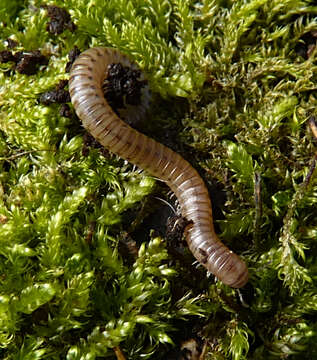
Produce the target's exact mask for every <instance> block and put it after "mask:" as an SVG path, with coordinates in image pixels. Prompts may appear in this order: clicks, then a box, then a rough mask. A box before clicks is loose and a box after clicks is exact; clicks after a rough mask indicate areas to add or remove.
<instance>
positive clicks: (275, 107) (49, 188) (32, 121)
mask: <svg viewBox="0 0 317 360" xmlns="http://www.w3.org/2000/svg"><path fill="white" fill-rule="evenodd" d="M47 4H51V5H52V4H54V5H58V6H62V7H63V8H65V9H66V10H68V11H69V13H70V15H71V18H72V20H73V21H74V22H75V24H76V25H77V29H76V30H75V31H70V30H69V29H66V30H65V31H64V32H63V33H62V34H60V35H52V34H50V33H48V32H47V30H46V26H47V21H48V19H47V14H46V10H45V8H43V7H41V5H42V2H41V1H36V0H30V1H12V0H10V1H9V0H2V3H1V7H2V8H1V10H0V22H1V24H0V25H1V26H0V37H1V43H0V50H4V49H5V48H6V40H7V39H8V38H10V39H12V40H15V41H16V42H17V46H16V48H15V49H14V51H20V50H21V51H22V50H27V51H32V50H36V49H40V50H41V52H42V53H43V54H44V55H46V56H48V58H49V63H48V65H47V66H42V67H41V68H40V70H39V71H38V72H37V73H36V74H35V75H30V76H28V75H24V74H20V73H18V72H14V71H12V70H10V69H12V63H3V64H0V69H1V75H0V130H1V132H0V167H1V170H0V274H1V284H0V344H1V347H0V355H1V358H3V359H68V360H70V359H82V360H83V359H97V358H99V359H100V358H109V359H115V358H116V356H115V353H114V350H113V348H115V347H117V346H119V347H120V349H121V350H122V351H123V352H124V353H125V354H126V356H127V358H129V359H140V358H144V359H147V358H150V359H165V358H167V357H168V353H169V352H170V351H171V349H172V348H179V341H180V340H184V339H186V337H190V336H193V335H197V336H199V337H200V338H201V339H203V341H205V344H206V346H207V355H206V359H236V360H237V359H255V358H256V359H284V358H288V359H294V360H296V359H312V358H314V357H316V353H317V347H316V331H317V329H316V311H317V306H316V304H317V302H316V297H317V291H316V284H315V283H316V281H315V280H316V271H317V266H316V260H315V259H316V244H315V241H314V240H315V238H316V202H317V180H316V176H315V162H316V158H315V147H316V139H314V137H313V135H312V133H311V131H310V129H309V127H308V122H307V120H308V118H310V117H311V116H315V108H316V95H315V89H316V82H317V80H316V73H317V66H316V61H315V59H316V56H317V55H316V54H317V52H316V48H315V45H316V30H317V23H316V12H317V8H316V6H314V2H313V1H308V0H307V1H303V0H302V1H298V0H287V1H282V2H281V1H266V0H248V1H242V0H241V1H230V0H226V1H224V0H222V1H221V0H210V1H203V2H197V1H191V0H188V1H183V0H182V1H180V0H151V1H145V0H109V1H103V0H94V1H92V0H91V1H86V0H76V1H75V0H66V1H56V2H54V3H53V2H48V3H46V5H47ZM75 45H76V46H78V47H79V48H80V49H81V50H84V49H85V48H88V47H92V46H96V45H99V46H113V47H117V48H119V49H120V50H121V51H123V52H125V53H127V54H128V55H129V56H130V57H132V58H133V59H134V60H135V61H136V62H137V63H138V64H139V65H140V67H141V68H142V70H143V71H145V72H146V73H147V76H148V79H149V84H150V87H151V90H152V93H153V99H154V100H153V104H152V109H153V112H155V114H154V115H153V117H149V120H148V123H147V124H146V128H147V129H151V128H154V129H159V128H160V124H162V125H161V126H162V127H163V129H164V131H166V132H168V131H170V130H171V131H174V132H175V131H176V132H177V138H178V139H179V147H180V148H181V149H182V151H183V154H184V156H185V157H187V158H188V159H189V160H190V161H191V162H192V163H193V164H195V166H196V167H197V169H198V170H199V171H200V172H201V173H202V175H203V177H204V179H205V180H206V182H207V184H208V185H210V193H211V197H212V198H215V199H218V201H216V202H215V215H216V219H215V220H216V225H217V227H218V228H219V231H220V235H221V237H222V239H223V241H224V242H225V243H227V244H228V245H229V246H230V248H232V249H233V250H234V251H235V252H237V253H239V254H240V255H241V256H242V257H243V258H244V259H245V260H246V262H247V263H248V266H249V269H250V274H251V278H250V284H249V285H248V287H247V288H246V289H243V290H241V292H239V291H237V290H233V289H230V288H228V287H226V286H224V285H223V284H221V283H220V282H218V281H214V279H212V278H211V277H209V279H206V277H205V273H204V271H203V270H202V269H201V268H198V269H196V268H195V266H191V265H190V266H189V267H187V266H186V259H187V258H188V254H186V251H185V254H184V255H182V258H183V259H184V261H179V260H176V258H175V256H174V255H173V253H172V252H170V251H168V249H169V247H167V244H166V243H165V241H163V239H162V236H161V237H160V236H157V235H154V234H153V233H150V231H149V230H148V229H147V228H146V227H145V225H144V224H145V222H144V223H143V224H142V220H143V219H144V217H145V216H146V215H148V214H149V213H151V211H149V209H148V208H149V206H148V205H147V206H144V207H142V205H140V204H145V201H146V200H145V199H146V197H147V196H148V195H149V194H151V193H154V192H157V191H159V190H160V188H158V186H156V185H155V179H153V178H151V177H150V176H149V175H148V174H146V173H144V172H140V171H136V170H135V169H134V168H133V167H132V166H130V165H128V164H126V163H124V162H123V161H122V160H120V159H118V158H117V157H115V156H112V155H108V156H106V157H105V156H103V154H102V152H101V151H99V150H98V149H90V151H89V152H88V154H83V152H82V149H83V130H82V128H81V126H80V124H79V121H78V119H76V118H75V116H73V117H72V118H65V117H62V116H61V115H60V114H59V110H58V108H57V106H55V105H52V106H49V107H48V106H44V105H42V104H39V103H38V101H37V99H38V97H39V94H41V93H43V92H44V91H48V90H51V89H52V88H54V86H55V85H56V84H57V83H58V81H59V80H62V79H65V78H67V74H65V70H64V69H65V65H66V63H67V61H68V58H67V54H68V52H69V51H70V50H71V49H72V48H73V47H74V46H75ZM171 104H174V106H175V107H173V106H171ZM159 109H161V111H159ZM215 183H216V188H217V189H218V191H215V190H214V186H213V185H214V184H215ZM219 189H220V190H221V192H222V193H223V194H224V200H223V201H222V200H221V197H218V195H219ZM161 196H162V195H161ZM219 199H220V200H219ZM148 201H149V200H148ZM150 207H151V206H150ZM140 208H141V209H140ZM144 209H147V210H146V211H144ZM131 218H132V222H133V221H135V220H136V219H137V220H136V222H137V224H141V225H138V226H139V232H135V233H134V234H132V235H131V236H136V235H135V234H140V232H143V233H145V232H146V234H145V237H146V238H147V239H146V241H145V242H144V241H143V240H142V239H143V238H144V236H142V239H141V236H140V237H138V236H137V238H135V240H136V242H137V243H138V245H139V246H140V249H139V253H138V256H137V257H136V259H135V260H134V261H133V263H130V262H128V261H126V259H125V257H124V255H122V253H121V252H120V246H119V245H120V242H122V241H123V240H124V235H123V234H124V233H125V232H127V231H129V229H130V223H131ZM135 226H137V225H135ZM142 226H144V228H142ZM163 236H164V234H163ZM189 258H190V261H191V262H192V261H193V259H192V257H191V256H190V255H189ZM193 279H194V281H193ZM198 279H199V280H198ZM241 299H242V300H241Z"/></svg>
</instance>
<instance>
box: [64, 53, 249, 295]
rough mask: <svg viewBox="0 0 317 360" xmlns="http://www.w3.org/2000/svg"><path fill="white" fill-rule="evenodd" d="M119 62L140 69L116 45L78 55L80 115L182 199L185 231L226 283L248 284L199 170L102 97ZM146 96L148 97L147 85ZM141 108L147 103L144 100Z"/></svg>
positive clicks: (75, 84)
mask: <svg viewBox="0 0 317 360" xmlns="http://www.w3.org/2000/svg"><path fill="white" fill-rule="evenodd" d="M115 63H122V65H124V66H130V67H132V68H134V69H136V65H135V64H133V63H131V62H130V61H129V59H128V58H127V57H126V56H125V55H124V54H122V53H120V52H119V51H118V50H116V49H112V48H101V47H96V48H91V49H88V50H86V51H84V52H83V53H82V54H81V55H80V56H79V57H78V58H77V59H76V61H75V62H74V64H73V66H72V69H71V73H70V79H69V92H70V95H71V100H72V103H73V105H74V108H75V110H76V113H77V115H78V116H79V118H80V119H81V120H82V122H83V125H84V127H85V128H86V129H87V130H88V131H89V132H90V133H91V134H92V135H93V136H94V137H95V138H96V139H97V140H98V141H99V142H100V143H101V144H102V145H103V146H105V147H106V148H107V149H109V150H110V151H111V152H113V153H115V154H117V155H118V156H120V157H122V158H123V159H126V160H128V161H130V162H131V163H133V164H135V165H137V166H139V167H140V168H142V169H144V170H146V171H148V172H149V173H150V174H152V175H153V176H156V177H158V178H160V179H161V180H163V181H164V182H166V183H167V185H168V186H169V187H170V188H171V189H172V191H173V192H174V193H175V195H176V197H177V199H178V201H179V204H180V209H181V213H182V216H183V217H185V218H186V219H187V220H189V221H191V224H190V225H188V226H187V228H186V229H185V235H186V240H187V243H188V246H189V249H190V250H191V252H192V253H193V255H194V256H195V258H196V259H197V260H198V261H199V262H200V263H201V264H202V265H203V266H205V267H206V268H207V270H208V271H210V272H211V273H212V274H214V275H215V276H216V277H217V278H219V279H220V280H221V281H222V282H223V283H225V284H227V285H229V286H231V287H235V288H239V287H242V286H244V285H245V284H246V283H247V281H248V269H247V267H246V265H245V263H244V262H243V261H242V260H241V259H240V258H239V256H238V255H236V254H235V253H233V252H232V251H230V250H229V249H228V248H227V247H226V246H225V245H224V244H222V242H221V241H220V240H219V238H218V237H217V235H216V233H215V231H214V226H213V220H212V211H211V202H210V199H209V195H208V191H207V188H206V186H205V184H204V182H203V180H202V179H201V177H200V176H199V174H198V173H197V171H196V170H195V169H194V168H193V167H192V166H191V165H190V164H189V163H188V162H187V161H186V160H184V159H183V158H182V157H181V156H180V155H178V154H177V153H175V152H173V151H172V150H170V149H169V148H167V147H166V146H164V145H162V144H160V143H158V142H156V141H154V140H153V139H151V138H149V137H147V136H145V135H143V134H141V133H140V132H138V131H136V130H135V129H133V128H131V127H130V126H129V125H128V124H126V123H125V122H124V121H123V120H121V119H120V117H119V116H118V115H117V114H116V113H115V112H114V111H113V109H112V108H111V107H110V105H109V104H108V102H107V101H106V99H105V98H104V94H103V89H102V87H103V83H104V81H105V79H106V78H107V69H108V66H109V65H110V64H115ZM141 77H143V74H142V75H141ZM143 79H144V77H143ZM143 96H145V101H147V100H148V99H147V97H148V93H146V91H144V94H143ZM139 110H141V112H142V111H143V112H145V110H146V109H145V107H144V106H143V107H142V106H140V109H139ZM120 116H121V115H120ZM135 116H139V115H135ZM140 116H141V115H140Z"/></svg>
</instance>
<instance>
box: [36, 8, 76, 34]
mask: <svg viewBox="0 0 317 360" xmlns="http://www.w3.org/2000/svg"><path fill="white" fill-rule="evenodd" d="M41 7H42V8H43V9H45V10H46V11H47V15H48V17H49V18H50V21H49V22H48V23H47V26H46V30H47V31H48V32H49V33H51V34H53V35H59V34H61V33H62V32H63V31H64V30H66V29H68V30H70V31H71V32H73V31H75V30H76V25H75V24H74V23H73V22H72V20H71V17H70V15H69V13H68V12H67V11H66V10H65V9H63V8H60V7H58V6H55V5H42V6H41Z"/></svg>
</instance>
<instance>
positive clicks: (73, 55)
mask: <svg viewBox="0 0 317 360" xmlns="http://www.w3.org/2000/svg"><path fill="white" fill-rule="evenodd" d="M79 55H80V50H79V49H78V47H77V46H75V47H74V48H73V49H72V50H71V51H70V52H69V53H68V59H69V61H68V63H67V64H66V67H65V72H67V73H69V72H70V69H71V67H72V65H73V62H74V61H75V60H76V58H77V57H78V56H79Z"/></svg>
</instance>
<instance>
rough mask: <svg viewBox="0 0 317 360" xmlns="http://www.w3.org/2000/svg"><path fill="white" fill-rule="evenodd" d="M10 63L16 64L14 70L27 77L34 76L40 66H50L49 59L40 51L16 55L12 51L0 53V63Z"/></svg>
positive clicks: (17, 53)
mask: <svg viewBox="0 0 317 360" xmlns="http://www.w3.org/2000/svg"><path fill="white" fill-rule="evenodd" d="M10 61H12V62H13V63H14V65H13V67H12V70H16V71H17V72H19V73H20V74H26V75H34V74H36V72H37V71H38V69H39V66H41V65H47V64H48V59H47V58H46V56H44V55H42V54H41V52H40V51H39V50H34V51H17V52H16V53H13V52H12V51H10V50H2V51H0V62H2V63H7V62H10Z"/></svg>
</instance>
